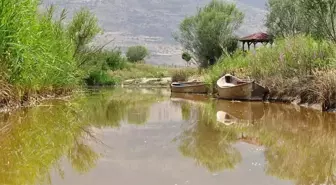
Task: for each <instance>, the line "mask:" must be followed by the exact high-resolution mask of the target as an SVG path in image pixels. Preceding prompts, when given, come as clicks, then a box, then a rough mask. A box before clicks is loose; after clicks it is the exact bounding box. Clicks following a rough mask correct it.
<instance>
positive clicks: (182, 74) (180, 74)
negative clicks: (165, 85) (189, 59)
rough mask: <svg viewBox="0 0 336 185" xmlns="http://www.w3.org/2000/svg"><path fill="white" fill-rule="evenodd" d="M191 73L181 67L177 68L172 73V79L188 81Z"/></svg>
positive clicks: (174, 80)
mask: <svg viewBox="0 0 336 185" xmlns="http://www.w3.org/2000/svg"><path fill="white" fill-rule="evenodd" d="M188 77H189V74H188V73H187V71H185V70H183V69H181V70H177V71H175V72H174V73H173V74H172V81H173V82H185V81H188Z"/></svg>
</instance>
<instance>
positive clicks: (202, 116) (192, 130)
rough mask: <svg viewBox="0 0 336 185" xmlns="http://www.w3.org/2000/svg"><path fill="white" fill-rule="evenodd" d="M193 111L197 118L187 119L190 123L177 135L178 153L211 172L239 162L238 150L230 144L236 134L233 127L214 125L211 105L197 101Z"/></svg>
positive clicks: (230, 166) (230, 167)
mask: <svg viewBox="0 0 336 185" xmlns="http://www.w3.org/2000/svg"><path fill="white" fill-rule="evenodd" d="M185 104H188V103H185ZM182 106H186V105H183V104H182ZM181 110H182V111H183V108H182V109H181ZM193 111H196V114H195V115H196V117H191V119H190V120H189V121H190V124H191V126H189V128H187V129H186V130H184V131H183V132H182V134H181V135H180V136H179V138H178V141H179V143H180V146H179V149H180V151H181V153H182V154H183V155H184V156H187V157H192V158H194V159H195V160H196V161H197V163H198V164H199V165H201V166H204V167H206V168H207V169H208V170H209V171H211V172H216V171H221V170H223V169H232V168H234V167H235V165H236V164H238V163H239V162H240V161H241V155H240V153H239V152H238V151H237V150H236V149H235V148H233V147H232V146H231V143H233V142H234V141H236V140H237V138H238V137H239V136H238V135H237V133H236V132H233V131H235V130H232V129H230V128H223V129H216V128H215V126H216V125H215V119H213V118H214V117H213V116H212V115H214V109H213V107H212V104H206V105H202V104H199V105H198V106H197V107H196V109H195V110H193ZM182 114H183V113H182Z"/></svg>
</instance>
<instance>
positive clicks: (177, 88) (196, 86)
mask: <svg viewBox="0 0 336 185" xmlns="http://www.w3.org/2000/svg"><path fill="white" fill-rule="evenodd" d="M170 88H171V92H174V93H196V94H206V93H207V92H208V87H207V85H206V84H205V83H204V82H173V83H172V84H171V85H170Z"/></svg>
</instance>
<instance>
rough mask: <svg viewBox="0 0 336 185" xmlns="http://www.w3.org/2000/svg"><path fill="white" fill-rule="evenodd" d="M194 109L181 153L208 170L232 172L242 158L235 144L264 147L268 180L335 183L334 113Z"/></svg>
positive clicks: (288, 108)
mask: <svg viewBox="0 0 336 185" xmlns="http://www.w3.org/2000/svg"><path fill="white" fill-rule="evenodd" d="M184 103H185V104H186V102H184ZM194 105H197V108H194V109H192V110H193V111H194V112H197V118H196V119H194V118H190V119H189V123H190V124H191V126H189V127H188V128H186V129H185V130H184V132H183V133H182V135H181V136H180V137H179V139H178V140H179V141H180V150H181V153H182V154H183V155H185V156H187V157H192V158H194V159H195V160H196V161H197V162H198V163H200V164H201V165H202V166H204V167H207V168H208V169H209V170H210V171H220V170H223V169H231V168H234V167H235V165H237V164H238V163H239V162H240V159H241V157H240V153H239V152H237V150H235V148H234V147H233V146H232V145H233V144H234V143H236V142H238V141H242V142H248V143H250V144H257V145H259V144H261V145H263V146H264V147H265V160H266V169H265V172H266V173H267V174H269V175H272V176H276V177H279V178H282V179H289V180H294V181H295V182H296V184H336V178H335V170H336V163H335V162H336V128H335V127H336V125H335V123H336V117H335V114H328V113H321V112H316V111H313V110H307V109H304V108H301V109H300V108H299V109H295V107H294V106H292V105H283V104H263V103H253V102H251V103H237V102H228V101H221V100H219V101H214V102H211V101H209V102H208V103H206V104H205V105H204V104H194ZM181 106H183V104H182V105H181ZM182 110H183V109H182ZM233 123H234V124H233Z"/></svg>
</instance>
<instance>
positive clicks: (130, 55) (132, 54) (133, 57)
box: [126, 46, 149, 62]
mask: <svg viewBox="0 0 336 185" xmlns="http://www.w3.org/2000/svg"><path fill="white" fill-rule="evenodd" d="M148 54H149V52H148V50H147V48H146V47H144V46H132V47H129V48H128V50H127V53H126V57H127V59H128V60H129V61H130V62H139V61H142V60H143V59H145V58H146V57H147V56H148Z"/></svg>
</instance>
